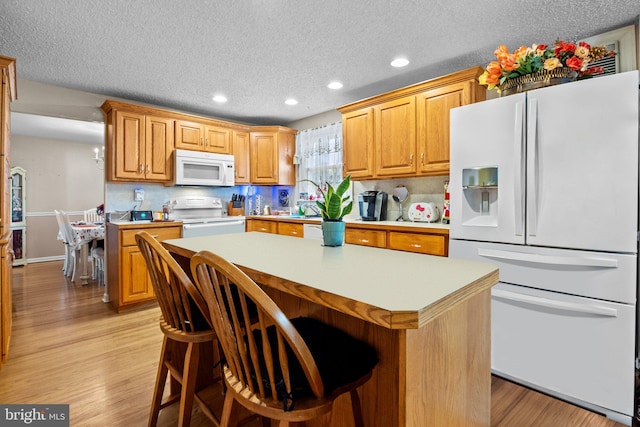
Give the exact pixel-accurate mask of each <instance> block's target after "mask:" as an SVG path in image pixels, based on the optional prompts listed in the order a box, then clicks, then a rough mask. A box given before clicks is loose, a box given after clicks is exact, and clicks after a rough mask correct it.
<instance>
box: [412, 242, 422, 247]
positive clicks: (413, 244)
mask: <svg viewBox="0 0 640 427" xmlns="http://www.w3.org/2000/svg"><path fill="white" fill-rule="evenodd" d="M411 246H413V247H414V248H421V247H422V245H419V244H417V243H412V244H411Z"/></svg>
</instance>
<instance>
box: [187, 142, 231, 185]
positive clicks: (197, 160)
mask: <svg viewBox="0 0 640 427" xmlns="http://www.w3.org/2000/svg"><path fill="white" fill-rule="evenodd" d="M175 153H176V175H175V177H176V185H206V186H216V187H231V186H233V185H235V183H234V164H233V163H234V161H233V156H232V155H230V154H217V153H205V152H203V151H190V150H175Z"/></svg>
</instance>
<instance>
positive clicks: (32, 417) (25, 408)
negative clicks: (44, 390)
mask: <svg viewBox="0 0 640 427" xmlns="http://www.w3.org/2000/svg"><path fill="white" fill-rule="evenodd" d="M24 425H33V426H39V427H69V405H0V426H3V427H4V426H24Z"/></svg>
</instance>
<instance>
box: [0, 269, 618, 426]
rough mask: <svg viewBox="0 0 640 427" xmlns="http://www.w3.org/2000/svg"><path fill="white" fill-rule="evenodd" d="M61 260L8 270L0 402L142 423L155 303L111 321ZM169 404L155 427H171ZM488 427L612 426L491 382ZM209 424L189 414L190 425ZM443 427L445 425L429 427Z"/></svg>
mask: <svg viewBox="0 0 640 427" xmlns="http://www.w3.org/2000/svg"><path fill="white" fill-rule="evenodd" d="M61 268H62V263H61V262H46V263H39V264H30V265H27V266H24V267H17V268H14V274H13V278H14V280H13V304H14V312H13V336H12V341H11V348H10V353H9V361H8V363H7V364H5V365H3V367H2V368H1V369H0V403H4V404H7V403H20V404H53V403H66V404H70V419H71V426H74V427H75V426H82V427H84V426H96V427H97V426H101V427H102V426H127V427H136V426H144V425H146V424H147V419H148V411H149V407H150V402H151V394H152V390H153V383H154V379H155V374H156V368H157V362H158V357H159V354H160V346H161V341H162V333H161V332H160V329H159V327H158V317H159V315H160V312H159V309H158V308H157V306H155V305H147V306H146V307H143V308H139V309H135V310H132V311H128V312H125V313H121V314H116V313H115V312H114V311H112V310H111V308H110V306H109V305H108V304H104V303H102V301H101V298H102V295H103V292H104V288H102V287H100V288H98V287H97V285H96V283H95V282H94V283H90V284H89V285H87V286H80V285H76V284H73V283H71V282H69V281H66V280H65V278H64V276H63V274H62V271H61ZM175 406H176V405H174V407H172V408H170V409H167V410H164V411H161V415H160V419H159V423H158V425H159V426H171V425H175V420H176V411H175V410H174V409H175ZM491 418H492V422H491V425H492V426H495V427H529V426H530V427H534V426H535V427H560V426H561V427H572V426H575V427H584V426H589V427H621V426H622V424H618V423H615V422H613V421H611V420H607V419H606V418H604V417H602V416H600V415H597V414H594V413H592V412H589V411H586V410H584V409H581V408H578V407H575V406H573V405H569V404H567V403H564V402H562V401H559V400H557V399H553V398H550V397H548V396H545V395H543V394H540V393H537V392H535V391H532V390H528V389H526V388H523V387H520V386H518V385H516V384H513V383H511V382H508V381H505V380H503V379H500V378H497V377H493V381H492V410H491ZM208 425H210V423H209V422H208V420H206V418H205V417H204V416H203V415H202V413H200V411H199V409H197V408H196V409H194V418H193V421H192V426H194V427H199V426H208ZM433 427H446V426H433Z"/></svg>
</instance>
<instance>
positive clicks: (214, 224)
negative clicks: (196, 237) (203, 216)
mask: <svg viewBox="0 0 640 427" xmlns="http://www.w3.org/2000/svg"><path fill="white" fill-rule="evenodd" d="M227 225H244V221H219V222H205V223H202V224H183V225H182V228H183V229H185V230H193V229H196V228H207V227H224V226H227Z"/></svg>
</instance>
